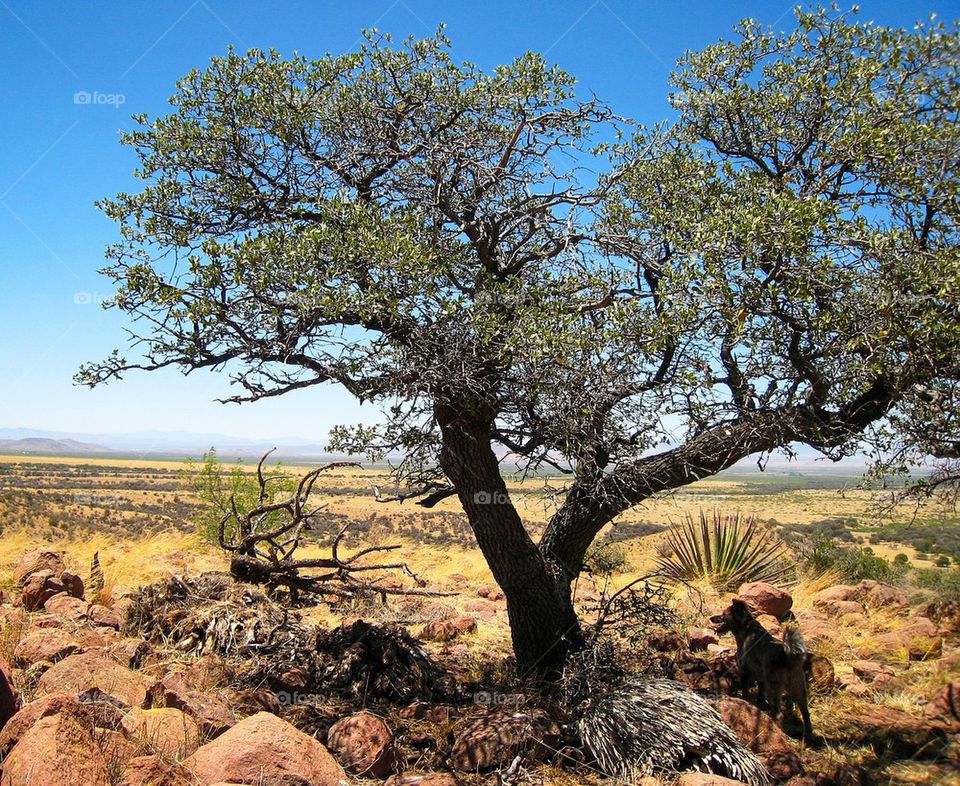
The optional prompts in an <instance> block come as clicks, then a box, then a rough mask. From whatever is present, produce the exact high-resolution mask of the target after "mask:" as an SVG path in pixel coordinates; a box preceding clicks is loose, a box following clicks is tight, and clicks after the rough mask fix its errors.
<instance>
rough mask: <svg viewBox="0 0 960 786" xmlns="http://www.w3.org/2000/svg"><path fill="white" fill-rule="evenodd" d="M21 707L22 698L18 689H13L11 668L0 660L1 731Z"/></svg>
mask: <svg viewBox="0 0 960 786" xmlns="http://www.w3.org/2000/svg"><path fill="white" fill-rule="evenodd" d="M19 706H20V696H19V694H18V693H17V689H16V688H14V687H13V677H12V675H11V673H10V666H9V665H8V664H7V662H6V661H5V660H2V659H0V730H2V729H3V728H4V727H5V726H6V725H7V722H8V721H9V720H10V719H11V718H12V717H13V716H14V715H16V714H17V709H18V708H19Z"/></svg>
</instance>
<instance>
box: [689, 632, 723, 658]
mask: <svg viewBox="0 0 960 786" xmlns="http://www.w3.org/2000/svg"><path fill="white" fill-rule="evenodd" d="M719 641H720V640H719V639H718V638H717V636H716V634H715V633H714V632H713V631H710V630H707V629H706V628H687V646H688V647H689V648H690V650H691V651H692V652H699V651H701V650H705V649H706V648H707V647H708V646H709V645H710V644H717V643H718V642H719Z"/></svg>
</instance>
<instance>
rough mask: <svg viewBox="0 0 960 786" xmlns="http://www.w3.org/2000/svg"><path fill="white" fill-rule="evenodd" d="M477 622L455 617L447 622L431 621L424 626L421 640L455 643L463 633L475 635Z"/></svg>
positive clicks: (446, 620)
mask: <svg viewBox="0 0 960 786" xmlns="http://www.w3.org/2000/svg"><path fill="white" fill-rule="evenodd" d="M476 629H477V621H476V620H475V619H472V618H471V617H462V616H460V617H453V618H452V619H445V620H431V621H430V622H428V623H427V624H426V625H424V626H423V631H422V632H421V633H420V638H421V639H422V640H423V641H453V639H455V638H457V637H458V636H460V635H461V634H463V633H473V632H474V631H475V630H476Z"/></svg>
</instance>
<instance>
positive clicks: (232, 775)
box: [183, 712, 346, 786]
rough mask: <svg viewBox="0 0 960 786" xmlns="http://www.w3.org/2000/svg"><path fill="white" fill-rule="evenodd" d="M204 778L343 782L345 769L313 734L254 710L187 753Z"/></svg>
mask: <svg viewBox="0 0 960 786" xmlns="http://www.w3.org/2000/svg"><path fill="white" fill-rule="evenodd" d="M183 764H184V767H186V768H187V769H188V770H191V771H193V773H194V775H195V776H196V778H197V779H198V780H199V781H200V782H201V783H216V782H217V781H236V782H240V783H270V782H278V783H279V782H281V781H283V782H290V783H293V782H294V780H295V779H297V778H300V779H302V780H303V781H305V782H307V783H310V784H312V786H338V784H339V782H340V781H341V780H345V779H346V773H344V771H343V769H342V768H341V767H340V765H339V764H337V762H336V760H335V759H334V758H333V756H331V755H330V752H329V751H328V750H327V749H326V748H325V747H324V746H323V745H321V744H320V743H319V742H317V741H316V740H315V739H314V738H313V737H310V736H308V735H306V734H304V733H303V732H301V731H298V730H297V729H296V728H294V727H293V726H291V725H290V724H289V723H287V722H286V721H283V720H280V718H278V717H277V716H276V715H271V714H270V713H269V712H259V713H257V714H256V715H251V716H250V717H249V718H246V719H244V720H242V721H240V723H238V724H237V725H236V726H234V727H233V728H232V729H230V730H229V731H226V732H224V733H223V734H221V735H220V736H219V737H218V738H217V739H215V740H214V741H213V742H208V743H207V744H206V745H204V746H203V747H201V748H200V749H199V750H198V751H197V752H196V753H194V754H193V755H192V756H190V757H189V758H187V759H186V760H185V761H184V762H183Z"/></svg>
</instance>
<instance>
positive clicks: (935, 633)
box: [874, 617, 943, 660]
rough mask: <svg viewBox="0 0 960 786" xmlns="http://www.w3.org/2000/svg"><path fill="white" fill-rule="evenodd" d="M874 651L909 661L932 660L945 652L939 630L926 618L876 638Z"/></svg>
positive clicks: (920, 618)
mask: <svg viewBox="0 0 960 786" xmlns="http://www.w3.org/2000/svg"><path fill="white" fill-rule="evenodd" d="M874 650H875V651H877V652H879V653H883V654H890V655H893V656H895V657H899V658H903V657H906V658H908V659H909V660H931V659H933V658H938V657H940V655H941V653H942V652H943V638H942V637H941V636H940V630H939V628H938V627H937V626H936V625H935V624H934V623H933V622H931V621H930V620H928V619H927V618H926V617H914V618H913V619H911V620H910V621H909V622H906V623H904V624H903V625H901V626H899V627H897V628H895V629H894V630H891V631H890V632H888V633H882V634H880V635H879V636H877V637H876V641H875V645H874Z"/></svg>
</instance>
